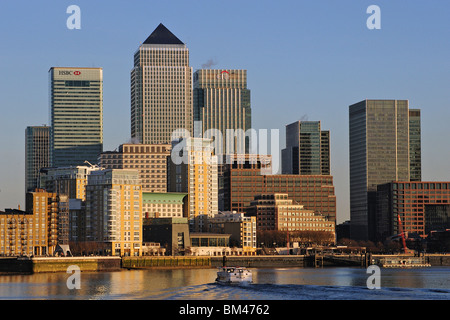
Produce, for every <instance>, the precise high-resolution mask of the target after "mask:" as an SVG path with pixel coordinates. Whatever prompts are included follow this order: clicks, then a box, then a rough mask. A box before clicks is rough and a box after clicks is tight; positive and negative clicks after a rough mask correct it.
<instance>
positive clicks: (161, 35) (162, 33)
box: [144, 23, 184, 44]
mask: <svg viewBox="0 0 450 320" xmlns="http://www.w3.org/2000/svg"><path fill="white" fill-rule="evenodd" d="M144 44H184V43H183V42H181V40H180V39H178V38H177V37H176V36H175V35H174V34H173V33H172V32H170V30H169V29H167V28H166V27H165V26H164V25H163V24H162V23H160V24H159V26H158V27H156V29H155V30H154V31H153V32H152V34H151V35H149V36H148V38H147V39H146V40H145V41H144Z"/></svg>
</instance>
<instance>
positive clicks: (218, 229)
mask: <svg viewBox="0 0 450 320" xmlns="http://www.w3.org/2000/svg"><path fill="white" fill-rule="evenodd" d="M208 224H209V228H210V232H215V233H223V234H230V245H231V246H232V247H233V246H237V247H239V248H242V252H243V254H244V255H255V254H256V249H257V241H256V217H246V216H245V215H244V213H237V212H236V211H227V212H219V213H218V214H216V215H215V216H214V217H212V218H210V219H208Z"/></svg>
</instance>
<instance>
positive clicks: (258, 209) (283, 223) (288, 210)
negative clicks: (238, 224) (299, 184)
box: [247, 193, 335, 237]
mask: <svg viewBox="0 0 450 320" xmlns="http://www.w3.org/2000/svg"><path fill="white" fill-rule="evenodd" d="M247 212H248V214H249V215H251V216H255V217H256V228H257V229H258V230H261V231H263V230H277V231H289V232H292V231H324V232H330V233H332V234H333V237H334V235H335V223H334V222H333V221H328V220H327V219H326V218H325V217H324V216H323V215H321V214H319V213H316V212H314V211H313V210H306V209H305V208H304V206H303V205H301V204H297V203H294V202H293V200H292V199H289V198H288V194H287V193H273V194H261V195H257V196H255V200H254V201H252V202H251V204H250V207H249V208H248V210H247Z"/></svg>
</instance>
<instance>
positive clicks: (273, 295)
mask: <svg viewBox="0 0 450 320" xmlns="http://www.w3.org/2000/svg"><path fill="white" fill-rule="evenodd" d="M251 270H252V272H253V283H252V284H247V285H220V284H216V283H214V280H215V278H216V272H217V270H216V269H175V270H161V269H159V270H155V269H153V270H123V271H116V272H92V273H91V272H82V273H80V274H79V279H78V280H79V284H80V288H79V289H76V288H75V289H74V288H72V289H70V288H69V287H70V286H68V284H67V283H68V279H69V278H70V277H71V276H72V274H69V273H42V274H32V275H3V276H0V299H2V300H385V299H389V300H391V299H393V300H411V299H413V300H450V267H431V268H423V269H381V273H380V278H379V279H380V282H379V283H380V288H379V289H377V288H375V289H369V288H368V286H367V280H368V277H370V276H371V274H369V273H367V270H366V269H363V268H343V267H339V268H317V269H314V268H261V269H251Z"/></svg>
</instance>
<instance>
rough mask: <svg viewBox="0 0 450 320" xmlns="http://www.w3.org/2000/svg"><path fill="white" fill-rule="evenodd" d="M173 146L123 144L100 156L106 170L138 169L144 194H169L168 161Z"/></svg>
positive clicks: (100, 161) (100, 164)
mask: <svg viewBox="0 0 450 320" xmlns="http://www.w3.org/2000/svg"><path fill="white" fill-rule="evenodd" d="M171 147H172V145H171V144H122V145H120V146H119V147H118V149H117V150H115V151H106V152H103V153H101V154H100V156H99V161H98V163H99V166H100V167H101V168H105V169H136V170H138V171H139V178H140V179H141V184H142V192H157V193H161V192H167V159H168V156H169V155H170V149H171Z"/></svg>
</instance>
